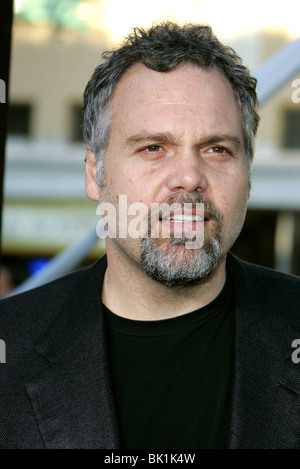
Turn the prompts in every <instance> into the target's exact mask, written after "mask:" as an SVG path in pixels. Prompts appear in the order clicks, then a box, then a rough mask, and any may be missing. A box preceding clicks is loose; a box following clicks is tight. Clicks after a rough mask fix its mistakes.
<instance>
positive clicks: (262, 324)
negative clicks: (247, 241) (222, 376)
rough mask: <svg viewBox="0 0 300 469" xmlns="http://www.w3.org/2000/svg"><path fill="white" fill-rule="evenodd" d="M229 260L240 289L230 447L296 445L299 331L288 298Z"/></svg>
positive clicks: (298, 390) (247, 269) (235, 262)
mask: <svg viewBox="0 0 300 469" xmlns="http://www.w3.org/2000/svg"><path fill="white" fill-rule="evenodd" d="M228 265H229V269H230V271H231V273H232V278H233V279H234V286H235V291H236V345H235V366H234V386H233V402H232V421H231V431H230V441H229V447H230V448H296V447H298V445H299V416H298V417H297V418H295V415H294V414H293V412H292V409H295V408H298V409H299V393H300V376H299V371H298V368H297V365H295V364H294V363H293V362H292V360H291V353H292V351H293V350H292V349H291V342H292V340H293V339H295V338H297V330H296V329H294V328H293V327H291V326H290V325H289V324H288V322H287V319H286V318H285V317H284V316H285V315H284V314H283V313H282V311H284V312H287V308H286V304H285V302H286V300H287V299H286V297H284V298H282V299H281V298H280V294H277V295H276V293H277V292H276V291H274V289H273V296H271V294H270V286H269V287H268V290H267V291H266V288H265V285H264V281H263V280H262V276H261V275H257V270H256V269H255V268H253V266H252V267H250V268H249V266H247V264H246V263H244V262H242V261H240V260H238V259H237V258H235V257H234V256H232V255H229V256H228ZM274 285H276V284H275V283H274ZM277 285H278V283H277ZM280 300H281V301H282V304H281V305H280V304H278V303H280ZM298 330H299V329H298ZM298 366H299V365H298Z"/></svg>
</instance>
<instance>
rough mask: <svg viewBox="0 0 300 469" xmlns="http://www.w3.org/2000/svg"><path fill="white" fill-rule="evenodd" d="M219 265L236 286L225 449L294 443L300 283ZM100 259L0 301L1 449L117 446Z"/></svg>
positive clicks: (298, 440) (297, 434)
mask: <svg viewBox="0 0 300 469" xmlns="http://www.w3.org/2000/svg"><path fill="white" fill-rule="evenodd" d="M228 266H229V268H230V270H231V273H232V277H233V279H234V288H235V292H236V302H237V306H236V345H235V347H236V350H235V369H234V386H233V408H232V420H231V429H230V438H229V443H228V447H229V448H300V363H299V364H297V363H293V361H292V359H291V355H292V352H293V351H294V349H293V348H292V346H291V344H292V342H293V340H294V339H297V338H300V314H299V313H300V279H299V278H297V277H292V276H287V275H284V274H280V273H277V272H275V271H272V270H268V269H264V268H262V267H258V266H254V265H250V264H246V263H244V262H242V261H240V260H238V259H237V258H235V257H233V256H232V255H229V256H228ZM105 268H106V258H103V259H101V260H100V261H98V262H97V263H96V264H94V265H93V266H91V267H88V268H86V269H82V270H80V271H78V272H75V273H72V274H70V275H68V276H66V277H64V278H62V279H58V280H55V281H54V282H51V283H50V284H48V285H44V286H42V287H39V288H38V289H35V290H32V291H30V292H26V293H23V294H21V295H17V296H15V297H11V298H8V299H5V300H2V301H1V302H0V339H2V340H4V341H5V343H6V363H2V364H1V363H0V448H106V449H114V448H120V447H121V445H120V439H119V431H118V423H117V416H116V413H115V409H114V402H113V395H112V389H111V380H110V372H109V367H108V358H107V352H106V345H105V331H104V324H103V314H102V302H101V288H102V281H103V276H104V272H105Z"/></svg>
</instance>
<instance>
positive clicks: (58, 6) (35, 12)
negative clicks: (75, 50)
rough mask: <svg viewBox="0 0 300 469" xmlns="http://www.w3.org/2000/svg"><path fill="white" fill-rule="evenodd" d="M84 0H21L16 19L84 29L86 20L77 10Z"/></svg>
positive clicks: (58, 26) (57, 26)
mask: <svg viewBox="0 0 300 469" xmlns="http://www.w3.org/2000/svg"><path fill="white" fill-rule="evenodd" d="M82 2H83V0H19V3H18V7H17V11H16V13H15V17H14V19H16V20H21V21H25V22H28V23H47V24H51V25H53V26H55V27H56V28H69V29H83V28H84V27H85V22H84V21H83V20H82V19H80V17H79V15H78V13H77V11H78V5H79V4H80V3H82Z"/></svg>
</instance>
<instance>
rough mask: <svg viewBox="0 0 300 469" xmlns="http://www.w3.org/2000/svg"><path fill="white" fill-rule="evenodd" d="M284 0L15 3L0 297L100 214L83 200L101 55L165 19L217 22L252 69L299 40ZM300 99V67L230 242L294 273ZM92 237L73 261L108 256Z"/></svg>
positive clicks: (277, 109) (268, 114) (293, 12)
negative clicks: (89, 109)
mask: <svg viewBox="0 0 300 469" xmlns="http://www.w3.org/2000/svg"><path fill="white" fill-rule="evenodd" d="M277 3H278V5H276V2H274V1H272V2H271V1H265V2H261V1H258V0H252V1H251V2H250V3H243V2H240V1H238V0H227V1H226V2H221V1H216V0H185V1H184V2H182V1H181V0H180V1H178V0H144V1H140V0H127V1H123V0H15V2H14V18H13V26H12V47H11V63H10V82H9V96H8V136H7V141H6V162H5V173H4V204H3V212H2V259H1V264H2V268H1V273H0V279H1V280H0V285H1V292H0V296H4V294H7V293H8V292H9V291H12V290H13V289H14V288H15V287H16V286H18V285H20V284H22V282H24V280H26V279H27V278H28V277H30V276H31V275H33V274H36V273H37V272H40V271H41V270H40V269H43V268H45V266H47V264H49V261H50V260H51V259H53V258H54V256H56V255H57V254H58V253H60V252H62V251H63V250H64V249H65V248H67V247H68V246H70V245H72V243H74V242H76V241H77V240H78V239H82V238H84V237H85V236H86V234H87V233H89V232H91V231H94V227H95V225H96V223H97V222H98V221H99V217H98V216H97V215H96V205H97V204H95V203H93V202H91V201H89V200H88V199H87V198H86V195H85V189H84V158H85V148H84V144H83V139H82V132H81V120H82V117H81V105H82V94H83V91H84V88H85V86H86V83H87V81H88V80H89V78H90V76H91V74H92V73H93V70H94V68H95V67H96V66H97V65H98V64H99V63H100V62H101V54H102V52H103V51H105V50H109V49H111V48H112V47H113V46H114V45H115V44H118V43H119V42H121V40H122V37H123V36H124V35H126V34H128V33H129V32H130V30H131V28H132V27H134V26H149V25H151V24H152V23H153V22H154V21H159V20H162V19H168V20H172V21H176V22H179V23H185V22H194V23H202V24H210V25H211V26H212V28H213V30H214V32H215V34H216V35H217V36H218V37H219V39H220V40H221V41H222V42H224V43H225V44H227V45H229V46H232V47H233V48H234V49H235V50H236V51H237V53H238V54H239V55H240V56H241V57H242V58H243V60H244V63H245V64H246V65H247V66H248V67H249V68H250V70H251V72H252V73H254V74H255V73H256V71H257V70H259V67H261V66H262V65H263V64H265V63H266V61H267V60H268V59H270V57H272V56H273V54H275V53H276V52H278V51H279V50H280V49H281V48H282V47H284V46H285V45H287V44H289V43H292V42H293V41H295V40H297V39H299V37H300V28H299V15H298V7H297V5H296V2H295V1H292V0H286V1H285V2H284V4H283V3H282V2H280V3H279V2H277ZM278 72H279V71H278ZM276 73H277V72H276V71H275V72H274V75H276ZM0 78H1V77H0ZM297 80H298V81H297ZM297 86H298V89H299V92H298V91H297ZM293 93H294V94H293ZM298 97H299V98H300V72H299V73H298V74H296V75H295V76H293V77H292V78H291V79H290V80H289V81H288V82H287V83H286V84H285V85H284V86H282V87H281V88H280V89H278V90H277V92H276V93H275V94H274V95H272V97H270V98H269V99H267V100H266V101H265V102H264V104H263V105H262V106H261V109H260V115H261V124H260V129H259V134H258V139H257V147H256V156H255V163H254V168H253V189H252V195H251V198H250V200H249V209H248V215H247V219H246V223H245V226H244V229H243V231H242V234H241V235H240V237H239V239H238V241H237V242H236V244H235V246H234V247H233V249H232V251H233V252H234V253H235V254H237V255H238V256H240V257H241V258H243V259H245V260H248V261H250V262H254V263H257V264H261V265H265V266H267V267H272V268H275V269H278V270H281V271H284V272H289V273H293V274H296V275H300V249H299V247H300V213H299V209H300V102H299V101H300V99H298ZM1 106H2V104H1ZM94 241H95V240H94ZM92 244H93V246H92V247H91V249H88V251H87V252H86V253H85V255H84V256H83V257H82V259H80V260H79V261H78V265H77V266H76V268H77V267H79V266H83V265H87V264H89V263H91V262H94V261H95V260H96V259H97V258H98V257H100V256H102V255H103V254H104V244H103V242H101V241H99V240H97V241H96V242H93V243H92Z"/></svg>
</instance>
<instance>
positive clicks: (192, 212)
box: [159, 209, 210, 222]
mask: <svg viewBox="0 0 300 469" xmlns="http://www.w3.org/2000/svg"><path fill="white" fill-rule="evenodd" d="M178 215H181V216H186V217H197V218H199V219H200V220H199V221H202V222H203V221H204V222H206V221H209V219H210V218H209V217H208V216H207V215H205V214H204V216H203V212H201V213H199V212H198V211H197V210H196V209H195V210H182V211H172V212H170V213H168V214H166V215H164V214H161V215H160V216H159V220H160V221H162V220H167V219H168V220H170V219H171V218H173V217H176V216H178ZM195 221H196V220H195ZM182 222H184V220H182Z"/></svg>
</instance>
